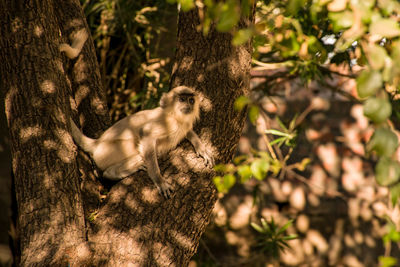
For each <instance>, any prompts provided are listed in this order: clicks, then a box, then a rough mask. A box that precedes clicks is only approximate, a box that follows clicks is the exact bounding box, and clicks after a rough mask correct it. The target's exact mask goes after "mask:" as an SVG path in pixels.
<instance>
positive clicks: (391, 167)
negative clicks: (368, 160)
mask: <svg viewBox="0 0 400 267" xmlns="http://www.w3.org/2000/svg"><path fill="white" fill-rule="evenodd" d="M375 175H376V177H375V178H376V182H377V183H378V184H379V185H381V186H388V185H392V184H394V183H396V182H398V181H399V178H400V164H399V163H398V162H397V161H394V160H392V159H390V158H387V157H382V158H381V159H380V160H379V162H378V164H377V165H376V167H375Z"/></svg>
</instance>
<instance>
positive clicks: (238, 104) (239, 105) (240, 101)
mask: <svg viewBox="0 0 400 267" xmlns="http://www.w3.org/2000/svg"><path fill="white" fill-rule="evenodd" d="M250 102H251V101H250V99H249V98H248V97H246V96H244V95H242V96H239V97H238V98H237V99H236V100H235V104H234V108H235V110H237V111H241V110H242V109H243V108H244V107H245V106H246V105H248V104H250Z"/></svg>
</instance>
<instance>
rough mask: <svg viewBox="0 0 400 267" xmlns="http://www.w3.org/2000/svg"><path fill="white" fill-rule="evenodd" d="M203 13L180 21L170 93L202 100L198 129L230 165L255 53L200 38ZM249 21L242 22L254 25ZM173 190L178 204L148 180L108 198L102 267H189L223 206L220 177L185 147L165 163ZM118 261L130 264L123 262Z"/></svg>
mask: <svg viewBox="0 0 400 267" xmlns="http://www.w3.org/2000/svg"><path fill="white" fill-rule="evenodd" d="M199 23H200V21H199V18H198V12H197V10H193V11H191V12H187V13H180V14H179V24H178V44H177V53H176V59H175V61H176V62H175V65H174V68H173V74H172V81H171V85H172V86H171V88H173V87H175V86H178V85H187V86H191V87H193V88H195V89H196V91H197V92H199V93H200V94H201V95H202V97H203V98H204V100H203V107H202V108H203V112H202V114H201V119H200V122H199V123H198V124H197V126H196V127H195V131H196V132H197V133H199V135H200V137H201V139H202V141H203V142H204V143H205V144H206V145H207V147H208V148H209V149H211V150H212V151H213V152H214V155H215V156H216V158H217V161H218V162H227V161H229V160H231V158H232V156H233V154H234V151H235V148H236V145H237V143H238V140H239V137H240V134H241V132H242V128H243V123H244V119H245V113H244V112H240V113H239V112H237V111H235V110H234V108H233V105H234V101H235V99H236V98H237V97H239V96H240V95H247V94H248V92H249V85H250V76H249V71H250V64H251V45H250V43H247V44H246V45H243V46H239V47H233V46H232V45H231V40H232V37H231V35H230V34H228V33H219V32H217V31H215V30H211V32H210V33H209V35H208V36H203V34H202V33H201V32H199V31H198V30H197V26H198V24H199ZM248 23H249V20H244V19H243V20H242V24H248ZM160 166H161V171H162V173H163V174H164V177H165V178H166V179H167V181H168V182H169V183H170V184H172V186H173V189H174V192H175V193H174V195H173V197H172V199H169V200H164V199H163V198H162V197H160V196H159V195H158V192H157V190H156V189H155V187H154V185H153V184H152V182H151V180H150V179H149V178H148V177H147V175H145V173H144V172H139V173H138V174H135V175H133V176H132V177H129V178H126V179H124V180H123V181H122V182H120V183H119V184H117V185H116V186H114V187H113V189H112V190H111V191H110V193H109V196H108V199H107V201H106V203H105V206H104V207H103V208H102V209H101V210H99V213H98V216H97V217H96V219H95V221H94V225H95V227H94V231H93V232H92V233H91V235H90V239H91V241H93V242H95V243H96V252H95V253H96V255H98V257H97V258H98V259H100V261H98V262H96V264H97V265H101V264H105V263H107V264H108V265H110V266H117V265H119V266H124V265H127V264H128V263H129V262H131V263H132V262H133V263H135V264H134V266H187V264H188V263H189V260H190V258H191V257H192V256H193V254H194V253H195V251H196V249H197V246H198V244H199V240H200V237H201V235H202V234H203V232H204V231H205V228H206V226H207V224H208V223H209V220H210V216H211V212H212V209H213V207H214V204H215V201H216V199H217V196H216V190H215V187H214V184H213V182H212V178H213V176H214V175H215V173H214V172H213V171H212V170H211V169H208V168H207V167H206V166H205V165H204V164H203V161H202V159H200V158H197V157H196V156H195V153H194V151H193V148H192V147H191V146H190V145H189V143H188V142H187V141H185V142H183V144H182V145H181V146H179V147H178V148H177V149H176V150H174V151H172V152H171V153H169V155H168V156H167V157H165V158H164V159H162V160H160ZM120 259H124V261H121V260H120Z"/></svg>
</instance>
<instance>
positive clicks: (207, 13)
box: [171, 0, 400, 199]
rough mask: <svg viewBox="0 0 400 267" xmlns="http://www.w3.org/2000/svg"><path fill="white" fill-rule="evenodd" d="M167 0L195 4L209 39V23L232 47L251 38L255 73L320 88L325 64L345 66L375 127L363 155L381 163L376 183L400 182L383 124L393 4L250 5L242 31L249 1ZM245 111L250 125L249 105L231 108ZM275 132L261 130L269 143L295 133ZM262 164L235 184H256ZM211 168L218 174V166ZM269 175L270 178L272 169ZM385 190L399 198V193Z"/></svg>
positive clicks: (392, 78) (392, 80)
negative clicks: (270, 72) (276, 73)
mask: <svg viewBox="0 0 400 267" xmlns="http://www.w3.org/2000/svg"><path fill="white" fill-rule="evenodd" d="M171 2H178V3H180V4H181V6H182V9H183V10H184V11H185V10H190V9H192V8H194V7H195V6H197V8H198V9H199V13H200V14H202V16H200V17H201V19H202V20H201V26H202V27H201V29H202V30H203V33H204V34H207V33H208V31H209V27H210V25H211V23H212V22H213V23H215V25H216V28H217V30H219V31H221V32H231V33H232V35H233V39H232V42H233V44H234V45H240V44H242V43H244V42H246V41H248V40H249V39H250V38H252V37H254V49H255V52H254V60H253V63H254V65H255V69H258V70H262V69H264V70H266V69H271V68H279V67H285V70H284V72H283V73H281V74H280V78H282V77H285V76H286V78H288V77H290V76H295V77H301V79H302V81H303V83H304V85H307V84H308V83H309V82H311V81H315V80H317V81H319V82H321V83H325V82H324V81H325V80H326V79H329V78H331V76H332V72H331V71H330V69H331V65H344V66H347V67H348V68H349V70H350V74H349V75H352V76H353V77H354V78H356V83H357V93H358V97H359V99H360V100H363V101H365V103H364V114H365V116H366V117H368V118H369V119H370V120H371V121H372V122H374V123H375V125H376V132H375V133H374V135H373V137H372V139H371V142H370V143H369V145H368V150H369V151H370V152H375V153H377V154H378V155H379V156H381V157H382V159H381V160H380V162H379V163H378V164H377V167H376V170H375V171H376V174H377V179H378V182H379V183H380V184H382V185H387V186H396V185H397V183H398V181H399V179H400V164H399V163H398V162H397V161H396V160H395V159H394V157H395V151H396V150H397V147H398V141H397V136H396V134H395V133H394V128H393V127H392V126H393V124H392V123H391V122H390V121H389V119H390V116H391V114H392V103H393V101H394V100H396V99H397V97H398V94H397V91H398V87H399V85H400V80H399V78H398V77H399V76H400V66H399V63H398V62H400V57H399V55H400V41H399V40H398V39H399V38H398V37H399V36H400V26H399V23H398V15H399V14H400V3H399V2H397V1H394V0H379V1H375V0H367V1H364V0H352V1H350V0H314V1H310V0H286V1H277V0H269V1H267V0H264V1H256V3H255V4H256V11H257V13H256V22H255V24H254V25H251V26H250V27H249V28H244V29H243V28H241V27H239V26H240V25H238V23H239V19H240V17H241V16H246V15H249V12H250V10H251V9H250V7H251V6H252V5H253V4H254V1H253V0H244V1H237V0H227V1H218V2H214V1H211V0H209V1H204V2H201V1H190V0H185V1H183V0H182V1H181V0H178V1H174V0H171ZM356 65H357V66H360V67H361V70H360V71H358V72H357V73H351V70H352V68H353V67H354V66H356ZM269 85H270V84H269V83H268V82H267V83H265V84H264V86H265V87H264V88H260V89H261V91H262V92H264V93H266V94H268V93H269V91H270V86H269ZM260 96H262V95H260ZM244 106H249V118H250V121H251V122H253V123H255V121H256V119H257V117H258V116H259V113H260V110H259V108H258V107H257V104H256V101H254V100H250V99H247V98H245V97H241V98H239V99H238V100H237V101H236V105H235V107H236V108H237V109H242V108H243V107H244ZM281 128H282V131H279V130H274V129H269V130H268V132H267V134H273V135H275V136H279V138H278V139H275V140H274V141H273V142H272V143H270V145H273V144H275V143H278V144H279V146H280V145H282V144H283V143H285V144H286V145H289V144H290V142H292V140H294V136H293V135H292V134H293V131H295V129H291V133H288V129H287V128H286V127H285V126H283V127H282V125H281ZM289 128H290V126H289ZM292 128H293V127H292ZM293 144H294V143H292V144H290V145H293ZM269 152H272V151H269ZM271 156H272V155H271ZM285 159H286V160H287V159H288V157H285ZM268 161H269V158H268V156H265V157H264V159H257V160H256V161H255V162H256V163H254V165H253V166H254V167H253V168H251V167H249V166H248V165H241V166H242V167H241V168H240V170H241V172H240V173H243V175H244V176H241V180H242V181H245V180H247V179H248V176H249V174H250V172H251V173H252V175H253V176H254V177H255V178H260V177H261V175H262V174H266V173H267V171H268V170H269V169H270V168H273V167H274V166H275V165H274V164H267V162H268ZM280 164H282V162H280ZM256 166H263V168H264V170H263V171H261V170H260V168H259V167H256ZM216 169H217V171H221V167H220V166H217V168H216ZM226 169H227V170H228V171H227V174H225V176H223V177H222V176H218V177H216V178H215V182H216V185H217V188H218V189H220V190H221V191H222V192H226V191H227V189H228V188H230V187H232V186H233V184H234V176H233V175H232V172H234V171H237V170H238V169H236V170H235V169H234V168H232V167H227V168H226ZM278 169H282V168H279V167H278ZM274 171H275V173H276V169H275V170H274ZM240 173H239V175H240ZM389 174H390V175H389ZM263 176H264V175H263ZM243 177H244V178H243ZM391 192H392V194H398V193H397V192H398V190H391ZM393 198H394V199H397V198H398V195H394V196H393Z"/></svg>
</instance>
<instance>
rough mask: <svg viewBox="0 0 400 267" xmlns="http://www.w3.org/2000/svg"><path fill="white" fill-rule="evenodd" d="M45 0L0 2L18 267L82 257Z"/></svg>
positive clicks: (51, 15) (59, 67) (62, 96)
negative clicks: (14, 193) (15, 210)
mask: <svg viewBox="0 0 400 267" xmlns="http://www.w3.org/2000/svg"><path fill="white" fill-rule="evenodd" d="M56 8H57V7H56V6H54V5H53V1H49V0H32V1H15V0H9V1H2V2H1V4H0V36H1V38H0V47H1V49H0V60H1V62H2V63H1V64H0V66H1V69H0V70H1V87H0V88H1V89H2V90H4V93H5V96H6V99H5V106H6V115H7V120H8V126H9V130H10V138H11V151H12V165H13V166H12V169H13V172H14V176H15V190H16V199H17V204H18V214H19V216H18V221H17V230H18V233H19V236H20V248H21V254H22V255H21V266H30V265H37V266H49V265H53V266H62V265H64V266H66V264H67V263H70V264H74V263H76V264H81V263H82V261H85V260H86V259H87V257H88V256H89V255H90V253H89V252H90V251H89V246H88V245H87V242H86V227H85V219H84V210H83V201H82V197H81V190H80V185H79V182H78V172H77V171H76V168H75V167H74V166H75V158H76V152H75V146H74V143H73V140H72V138H71V136H70V134H69V129H68V128H67V121H68V120H67V118H68V117H69V116H70V114H71V112H70V110H71V107H70V106H71V103H70V95H71V92H70V86H69V84H68V81H67V79H66V76H65V73H64V69H63V63H62V58H61V54H60V52H59V49H58V46H59V44H60V36H59V33H60V29H59V27H58V20H57V17H56V14H55V12H54V10H55V9H56Z"/></svg>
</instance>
